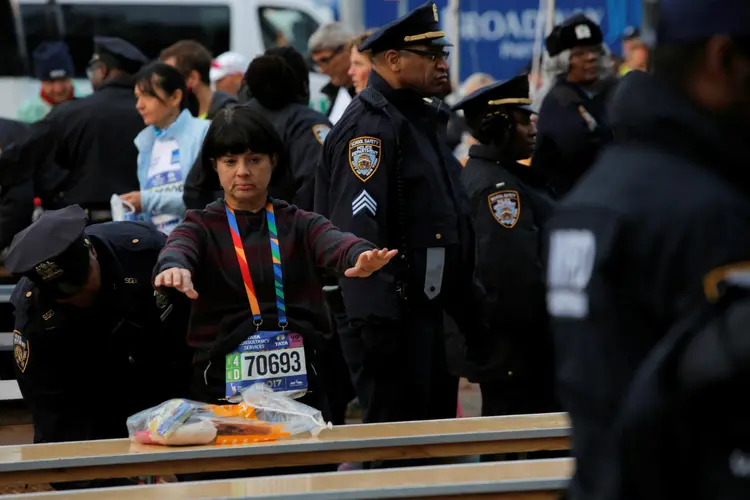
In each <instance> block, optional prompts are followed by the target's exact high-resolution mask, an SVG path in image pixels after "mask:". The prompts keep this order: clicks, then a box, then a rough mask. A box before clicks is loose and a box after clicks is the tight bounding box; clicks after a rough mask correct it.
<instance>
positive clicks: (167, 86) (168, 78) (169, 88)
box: [134, 61, 188, 111]
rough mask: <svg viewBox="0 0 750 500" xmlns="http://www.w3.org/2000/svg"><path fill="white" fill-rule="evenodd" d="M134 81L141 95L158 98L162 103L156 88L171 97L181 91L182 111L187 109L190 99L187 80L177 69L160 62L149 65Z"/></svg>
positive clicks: (137, 74)
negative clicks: (188, 97)
mask: <svg viewBox="0 0 750 500" xmlns="http://www.w3.org/2000/svg"><path fill="white" fill-rule="evenodd" d="M134 79H135V85H136V87H138V90H140V91H141V93H143V94H148V95H150V96H153V97H156V98H157V99H159V101H161V102H162V103H164V101H163V100H162V98H161V97H159V94H157V93H156V87H158V88H160V89H161V90H163V91H164V92H165V93H166V94H167V95H169V96H173V95H174V93H175V92H177V91H178V90H179V91H181V92H182V100H181V101H180V111H182V110H183V109H185V108H186V107H187V105H188V99H187V87H185V79H184V78H183V77H182V74H181V73H180V72H179V71H178V70H177V69H176V68H173V67H172V66H170V65H169V64H164V63H163V62H158V61H157V62H152V63H151V64H147V65H146V66H144V67H143V68H141V70H140V71H138V73H136V74H135V77H134ZM164 104H166V103H164Z"/></svg>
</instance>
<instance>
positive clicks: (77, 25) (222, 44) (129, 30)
mask: <svg viewBox="0 0 750 500" xmlns="http://www.w3.org/2000/svg"><path fill="white" fill-rule="evenodd" d="M0 2H6V3H7V2H10V3H9V5H10V7H11V10H12V11H13V12H14V13H15V14H16V16H15V19H16V29H17V31H18V33H19V37H18V38H19V43H18V45H19V47H16V48H15V49H13V50H16V51H17V52H18V53H19V54H21V55H20V56H18V55H17V54H14V56H15V57H14V59H19V58H20V59H26V61H23V63H24V64H15V65H8V66H6V68H5V69H3V66H4V65H3V64H0V117H7V118H15V115H16V111H17V109H18V107H19V106H20V104H21V103H22V102H23V101H24V100H26V99H27V98H28V97H30V96H33V95H36V94H38V93H39V90H40V89H39V82H38V81H36V80H35V79H34V78H33V77H31V76H29V75H28V73H26V74H24V72H25V71H24V69H23V68H24V67H25V68H26V71H28V69H29V68H30V69H31V70H32V71H33V62H32V61H29V60H28V58H29V57H30V54H31V53H32V52H33V50H34V48H36V47H37V46H38V45H39V44H40V43H41V42H43V41H45V40H47V39H49V37H50V33H54V32H58V33H62V34H63V35H64V39H65V41H66V42H67V44H68V46H69V47H70V51H71V53H72V55H73V62H74V64H75V67H76V87H77V89H78V90H79V91H83V92H84V93H88V92H90V91H91V86H90V84H89V82H88V80H86V65H87V63H88V61H89V59H90V58H91V54H92V52H93V37H94V36H95V35H105V36H117V37H122V38H124V39H126V40H128V41H129V42H131V43H132V44H134V45H135V46H137V47H138V48H139V49H141V51H143V53H144V54H146V55H147V56H148V57H152V58H156V57H157V56H158V55H159V52H161V50H162V49H164V48H166V47H168V46H169V45H171V44H173V43H174V42H177V41H178V40H184V39H192V40H197V41H198V42H200V43H202V44H203V45H205V46H206V47H207V48H208V49H209V50H210V51H211V52H212V53H213V54H214V56H217V55H219V54H221V53H222V52H226V51H227V50H232V51H236V52H239V53H241V54H244V55H245V56H247V57H248V58H250V59H252V58H254V57H256V56H257V55H259V54H262V53H263V52H265V51H266V50H267V49H269V48H271V47H275V46H277V45H278V44H279V43H286V44H289V45H292V46H294V47H295V48H296V49H297V50H299V51H300V52H302V54H303V55H305V56H307V41H308V39H309V38H310V35H312V34H313V32H314V31H315V30H316V29H317V28H318V26H320V25H321V24H324V23H327V22H330V21H332V20H333V12H332V11H331V9H330V8H327V7H324V6H321V5H320V4H318V3H316V2H315V1H314V0H54V2H50V1H49V0H0ZM0 10H3V9H0ZM24 42H25V43H24ZM23 45H25V47H23ZM10 46H11V45H9V46H6V47H5V48H4V49H9V48H10ZM14 47H15V46H14ZM4 49H0V55H2V56H3V57H1V58H0V59H2V60H7V61H10V60H11V57H10V56H8V57H7V58H6V57H5V55H3V54H1V52H3V50H4ZM24 52H25V53H26V55H25V56H24V55H23V53H24ZM326 82H327V77H324V76H322V75H319V74H317V73H311V75H310V89H311V91H312V93H313V96H312V99H311V100H312V101H313V105H314V107H318V105H319V103H320V102H321V98H322V96H321V95H320V92H319V90H320V88H321V87H322V86H323V85H325V83H326Z"/></svg>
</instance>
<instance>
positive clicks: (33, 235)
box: [5, 205, 191, 488]
mask: <svg viewBox="0 0 750 500" xmlns="http://www.w3.org/2000/svg"><path fill="white" fill-rule="evenodd" d="M87 223H88V220H87V217H86V213H85V212H84V211H83V209H81V207H79V206H75V205H73V206H70V207H67V208H64V209H62V210H52V211H47V212H45V213H44V214H43V215H42V216H41V217H40V218H39V220H38V221H37V222H35V223H34V224H32V225H31V226H29V227H28V228H26V229H25V230H23V231H22V232H20V233H19V234H18V235H16V237H15V238H14V240H13V244H12V245H11V247H10V250H9V251H8V255H7V257H6V260H5V267H6V268H7V269H8V271H10V272H11V273H13V274H14V275H15V276H20V277H21V280H20V281H19V282H18V284H17V285H16V287H15V289H14V290H13V295H12V297H11V302H12V304H13V307H14V308H15V326H14V334H13V353H14V357H15V362H16V376H17V378H18V383H19V387H20V389H21V392H22V394H23V397H24V399H25V400H26V401H27V402H28V403H29V406H30V407H31V411H32V415H33V419H34V442H35V443H53V442H64V441H81V440H91V439H111V438H121V437H126V436H127V429H126V427H125V420H126V419H127V417H128V416H129V415H132V414H133V413H136V412H138V411H140V410H143V409H145V408H148V407H149V406H152V405H155V404H158V403H160V402H163V401H164V400H166V399H168V398H171V397H183V396H185V391H186V389H187V384H188V383H189V381H190V370H191V367H190V358H189V351H188V349H187V346H186V343H185V332H186V325H187V316H188V307H189V305H188V304H186V299H183V298H181V297H177V296H175V297H173V298H172V297H171V296H170V297H167V296H164V295H160V294H155V293H154V290H153V288H152V286H151V272H152V271H153V267H154V265H155V264H156V259H157V257H158V255H159V252H160V251H161V249H162V247H163V246H164V243H165V240H166V236H164V235H163V234H162V233H160V232H159V231H157V230H156V229H153V228H151V227H148V226H146V225H145V224H142V223H135V222H111V223H107V224H95V225H92V226H89V227H86V224H87ZM114 484H127V481H124V480H111V481H95V482H91V483H89V484H88V485H89V486H106V485H114ZM61 487H62V488H67V487H68V486H66V485H61Z"/></svg>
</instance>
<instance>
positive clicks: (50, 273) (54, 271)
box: [35, 261, 63, 281]
mask: <svg viewBox="0 0 750 500" xmlns="http://www.w3.org/2000/svg"><path fill="white" fill-rule="evenodd" d="M35 269H36V272H37V274H39V276H41V277H42V279H43V280H44V281H49V280H51V279H55V278H57V277H59V276H61V275H62V274H63V270H62V269H60V267H59V266H58V265H57V264H55V263H54V262H50V261H46V262H42V263H41V264H39V265H38V266H36V268H35Z"/></svg>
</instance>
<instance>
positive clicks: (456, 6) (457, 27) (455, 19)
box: [448, 0, 461, 92]
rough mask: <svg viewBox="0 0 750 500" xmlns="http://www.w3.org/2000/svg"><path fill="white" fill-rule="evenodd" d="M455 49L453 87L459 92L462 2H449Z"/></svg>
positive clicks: (452, 75)
mask: <svg viewBox="0 0 750 500" xmlns="http://www.w3.org/2000/svg"><path fill="white" fill-rule="evenodd" d="M448 12H450V15H449V20H450V23H451V26H450V31H451V33H452V37H453V39H452V40H451V42H452V43H453V47H452V48H451V54H452V56H453V57H451V85H452V86H453V91H454V92H458V88H459V87H460V86H461V0H448Z"/></svg>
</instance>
